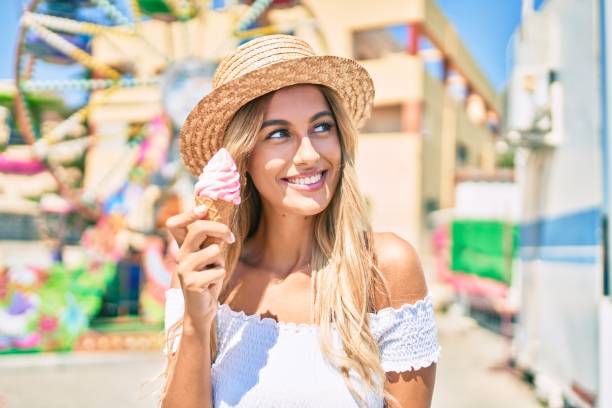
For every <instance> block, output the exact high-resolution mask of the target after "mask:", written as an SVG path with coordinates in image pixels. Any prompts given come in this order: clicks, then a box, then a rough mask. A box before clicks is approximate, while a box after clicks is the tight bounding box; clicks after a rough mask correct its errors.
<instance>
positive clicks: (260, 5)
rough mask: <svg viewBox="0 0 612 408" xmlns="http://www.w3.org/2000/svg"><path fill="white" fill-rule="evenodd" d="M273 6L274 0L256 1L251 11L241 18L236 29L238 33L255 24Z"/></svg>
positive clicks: (250, 8)
mask: <svg viewBox="0 0 612 408" xmlns="http://www.w3.org/2000/svg"><path fill="white" fill-rule="evenodd" d="M270 4H272V0H255V1H254V2H253V4H252V5H251V7H249V10H248V11H247V12H246V13H245V14H244V15H243V16H242V17H241V18H240V21H238V25H237V27H236V33H239V32H241V31H244V30H246V29H247V27H248V26H250V25H251V24H253V23H254V22H255V21H256V20H257V19H258V18H259V17H260V16H261V15H262V14H263V13H264V11H266V9H267V8H268V7H270Z"/></svg>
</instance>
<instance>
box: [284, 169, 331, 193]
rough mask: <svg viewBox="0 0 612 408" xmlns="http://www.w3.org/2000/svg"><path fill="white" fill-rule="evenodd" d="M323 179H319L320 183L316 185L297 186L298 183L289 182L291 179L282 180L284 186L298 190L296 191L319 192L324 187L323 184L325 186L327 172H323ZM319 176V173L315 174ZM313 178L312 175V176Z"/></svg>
mask: <svg viewBox="0 0 612 408" xmlns="http://www.w3.org/2000/svg"><path fill="white" fill-rule="evenodd" d="M321 173H322V174H321V178H320V179H319V181H317V182H316V183H313V184H297V183H291V182H290V181H289V179H287V178H282V179H281V181H282V182H283V184H285V185H287V186H289V187H291V188H293V189H296V190H302V191H314V190H318V189H320V188H321V187H323V184H325V178H326V177H327V170H323V171H322V172H321ZM314 174H317V173H314ZM311 176H312V175H311Z"/></svg>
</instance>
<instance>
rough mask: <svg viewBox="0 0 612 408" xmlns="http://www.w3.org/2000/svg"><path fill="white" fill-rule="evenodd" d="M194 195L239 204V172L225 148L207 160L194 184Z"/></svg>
mask: <svg viewBox="0 0 612 408" xmlns="http://www.w3.org/2000/svg"><path fill="white" fill-rule="evenodd" d="M195 194H196V196H206V197H209V198H212V199H213V200H224V201H227V202H230V203H234V204H235V205H238V204H240V174H239V173H238V169H237V168H236V163H234V159H232V156H231V155H230V154H229V152H228V151H227V150H226V149H225V148H221V149H219V151H218V152H217V153H215V155H214V156H213V157H212V158H211V159H210V160H209V161H208V163H207V164H206V166H204V169H203V170H202V174H200V177H199V178H198V181H197V183H196V185H195Z"/></svg>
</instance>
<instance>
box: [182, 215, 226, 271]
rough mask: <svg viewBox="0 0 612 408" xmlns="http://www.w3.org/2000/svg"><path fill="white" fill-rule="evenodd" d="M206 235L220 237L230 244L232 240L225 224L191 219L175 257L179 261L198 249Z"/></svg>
mask: <svg viewBox="0 0 612 408" xmlns="http://www.w3.org/2000/svg"><path fill="white" fill-rule="evenodd" d="M208 237H215V238H221V239H222V240H224V241H226V242H227V243H230V244H231V243H232V242H233V234H232V231H231V230H230V229H229V227H228V226H227V225H225V224H223V223H220V222H216V221H208V220H197V221H193V222H192V223H191V224H190V225H189V226H188V227H187V235H186V236H185V237H184V239H183V244H182V245H181V248H180V250H179V253H178V256H177V259H178V260H179V261H180V260H181V259H183V258H184V257H186V256H187V255H189V254H190V253H192V252H195V251H197V250H199V249H200V246H201V245H202V242H204V241H205V240H206V238H208Z"/></svg>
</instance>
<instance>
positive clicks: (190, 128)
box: [180, 55, 374, 176]
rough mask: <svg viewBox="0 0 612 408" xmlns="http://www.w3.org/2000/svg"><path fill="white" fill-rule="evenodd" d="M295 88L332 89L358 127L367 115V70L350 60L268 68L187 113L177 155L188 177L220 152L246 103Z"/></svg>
mask: <svg viewBox="0 0 612 408" xmlns="http://www.w3.org/2000/svg"><path fill="white" fill-rule="evenodd" d="M296 84H319V85H325V86H327V87H329V88H331V89H333V90H334V91H335V92H336V93H337V94H338V95H339V96H340V99H341V100H342V102H343V104H344V108H345V109H346V110H347V112H348V113H349V114H350V115H351V116H352V117H353V120H354V123H355V126H356V127H357V128H360V127H361V126H362V125H363V123H364V122H365V120H366V119H367V118H368V117H369V115H370V110H371V107H372V102H373V100H374V85H373V83H372V78H371V77H370V75H369V74H368V72H367V71H366V70H365V68H363V67H362V66H361V65H360V64H358V63H357V62H355V61H354V60H352V59H348V58H342V57H336V56H329V55H326V56H309V57H302V58H297V59H293V60H289V61H282V62H280V63H276V64H271V65H268V66H265V67H263V68H260V69H257V70H255V71H252V72H249V73H247V74H244V75H242V76H240V77H238V78H236V79H234V80H232V81H229V82H227V83H225V84H223V85H221V86H219V87H217V88H216V89H214V90H213V91H212V92H210V93H209V94H208V95H206V96H204V97H203V98H202V99H201V100H200V101H199V102H198V104H197V105H196V106H195V107H194V108H193V109H192V110H191V112H190V113H189V115H188V116H187V119H186V121H185V124H184V125H183V127H182V128H181V131H180V152H181V157H182V159H183V162H184V163H185V165H186V166H187V168H188V169H189V170H190V171H191V173H192V174H193V175H195V176H197V175H199V174H200V173H201V171H202V169H203V167H204V166H205V165H206V163H207V162H208V160H210V158H211V157H212V156H213V155H214V154H215V153H216V152H217V150H219V149H220V148H221V144H222V142H223V137H224V134H225V129H226V127H227V125H228V124H229V122H230V121H231V119H232V117H233V116H234V114H235V113H236V112H237V111H238V110H239V109H240V108H241V107H242V106H244V105H245V104H246V103H247V102H250V101H252V100H253V99H255V98H257V97H259V96H261V95H265V94H267V93H269V92H273V91H276V90H278V89H281V88H284V87H286V86H291V85H296Z"/></svg>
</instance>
